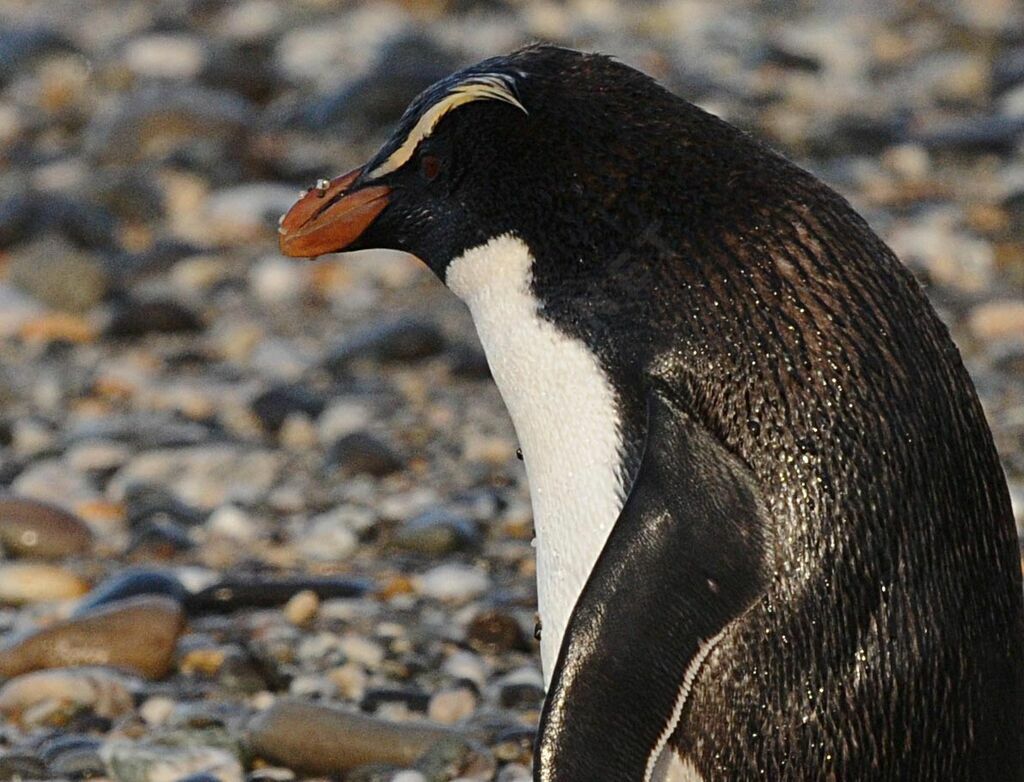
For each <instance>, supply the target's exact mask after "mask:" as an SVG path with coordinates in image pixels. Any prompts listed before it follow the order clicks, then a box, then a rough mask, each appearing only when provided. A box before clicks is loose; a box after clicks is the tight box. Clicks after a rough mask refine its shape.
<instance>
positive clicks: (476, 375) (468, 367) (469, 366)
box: [448, 344, 491, 380]
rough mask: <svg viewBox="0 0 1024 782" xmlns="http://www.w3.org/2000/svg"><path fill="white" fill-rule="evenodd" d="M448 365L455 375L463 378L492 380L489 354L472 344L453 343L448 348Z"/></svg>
mask: <svg viewBox="0 0 1024 782" xmlns="http://www.w3.org/2000/svg"><path fill="white" fill-rule="evenodd" d="M448 367H449V370H450V371H451V373H452V375H453V376H454V377H458V378H462V379H463V380H490V378H491V367H490V365H488V363H487V356H486V355H484V352H483V351H482V350H480V349H479V348H476V347H473V346H471V345H465V344H461V345H453V346H452V347H451V348H449V349H448Z"/></svg>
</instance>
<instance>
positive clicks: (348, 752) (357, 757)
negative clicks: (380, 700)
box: [249, 700, 454, 774]
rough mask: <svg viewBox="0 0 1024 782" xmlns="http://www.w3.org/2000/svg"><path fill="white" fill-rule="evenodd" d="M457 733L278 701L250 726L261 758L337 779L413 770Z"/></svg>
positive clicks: (313, 705) (253, 744) (330, 708)
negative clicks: (372, 766) (378, 770)
mask: <svg viewBox="0 0 1024 782" xmlns="http://www.w3.org/2000/svg"><path fill="white" fill-rule="evenodd" d="M453 736H454V734H452V733H451V732H449V731H448V730H446V729H443V728H439V727H432V726H427V725H417V724H413V723H401V724H399V723H390V722H385V721H383V720H379V719H376V718H374V717H368V716H366V715H364V714H354V713H351V712H346V711H342V710H341V709H337V708H332V707H329V706H321V705H316V704H311V703H302V702H299V701H292V700H288V701H278V702H277V703H275V704H274V705H273V706H271V707H270V708H269V709H268V710H267V711H265V712H264V713H262V714H260V715H259V716H258V717H256V719H255V720H254V721H253V722H252V724H251V725H250V726H249V743H250V745H251V747H252V749H253V751H254V752H255V753H256V754H257V755H258V756H260V757H264V758H267V759H269V760H272V761H275V762H278V763H282V764H284V765H286V766H288V767H289V768H293V769H295V770H297V771H300V772H304V773H308V774H337V773H342V772H345V771H348V770H350V769H353V768H356V767H358V766H362V765H366V764H368V763H391V764H394V765H397V766H410V765H412V764H413V763H415V762H416V761H417V760H418V759H419V758H420V757H421V756H422V755H423V754H424V753H425V752H426V751H427V750H429V749H430V748H431V747H432V746H434V745H435V744H437V743H438V742H439V741H442V740H445V739H449V738H451V737H453Z"/></svg>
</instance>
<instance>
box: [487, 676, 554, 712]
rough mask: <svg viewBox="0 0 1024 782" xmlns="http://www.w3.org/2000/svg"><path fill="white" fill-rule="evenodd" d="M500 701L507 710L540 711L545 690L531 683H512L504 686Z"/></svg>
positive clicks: (500, 693)
mask: <svg viewBox="0 0 1024 782" xmlns="http://www.w3.org/2000/svg"><path fill="white" fill-rule="evenodd" d="M498 699H499V701H500V703H501V705H502V706H503V707H504V708H506V709H539V708H540V706H541V704H542V703H543V702H544V688H543V687H540V686H538V685H536V684H532V683H530V682H510V683H508V684H504V685H502V687H501V690H500V691H499V694H498Z"/></svg>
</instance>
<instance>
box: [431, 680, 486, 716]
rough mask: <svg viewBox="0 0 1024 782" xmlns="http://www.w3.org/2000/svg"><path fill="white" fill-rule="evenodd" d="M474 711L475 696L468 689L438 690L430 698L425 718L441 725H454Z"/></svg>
mask: <svg viewBox="0 0 1024 782" xmlns="http://www.w3.org/2000/svg"><path fill="white" fill-rule="evenodd" d="M475 711H476V694H475V693H474V692H473V691H472V690H471V689H469V688H468V687H454V688H452V689H447V690H440V691H439V692H435V693H434V694H433V695H431V696H430V703H429V704H428V706H427V716H428V717H429V718H430V719H432V720H433V721H434V722H439V723H441V724H442V725H454V724H455V723H457V722H461V721H462V720H464V719H466V718H467V717H471V716H472V715H473V712H475Z"/></svg>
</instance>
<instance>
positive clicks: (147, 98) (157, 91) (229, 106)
mask: <svg viewBox="0 0 1024 782" xmlns="http://www.w3.org/2000/svg"><path fill="white" fill-rule="evenodd" d="M252 119H253V110H252V107H251V106H250V104H249V103H248V101H246V100H245V99H244V98H242V97H240V96H238V95H236V94H234V93H232V92H228V91H226V90H213V89H208V88H204V87H196V86H191V85H189V86H185V85H160V86H149V87H143V88H141V89H139V90H138V91H136V92H135V93H133V94H131V95H129V96H128V97H127V98H126V99H125V100H123V101H120V102H118V103H116V104H113V105H112V106H111V107H110V108H109V109H108V110H106V111H98V112H96V114H95V115H94V116H93V119H92V121H91V122H90V124H89V127H88V128H87V129H86V132H85V149H86V152H87V153H88V154H89V155H90V156H91V157H94V158H96V159H97V160H99V161H101V162H107V163H134V162H138V161H141V160H146V159H159V158H164V157H167V156H168V155H169V154H170V153H171V152H174V151H176V150H180V149H182V148H185V147H188V146H194V145H196V144H197V143H205V144H208V145H212V149H210V150H209V152H208V155H209V158H210V160H211V161H214V160H217V159H221V160H224V159H231V157H232V155H231V153H232V152H233V151H234V152H237V151H238V149H239V144H238V142H239V141H240V140H241V139H242V138H243V137H244V136H245V134H246V132H247V129H248V128H249V127H250V125H251V123H252ZM219 156H220V157H219Z"/></svg>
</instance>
